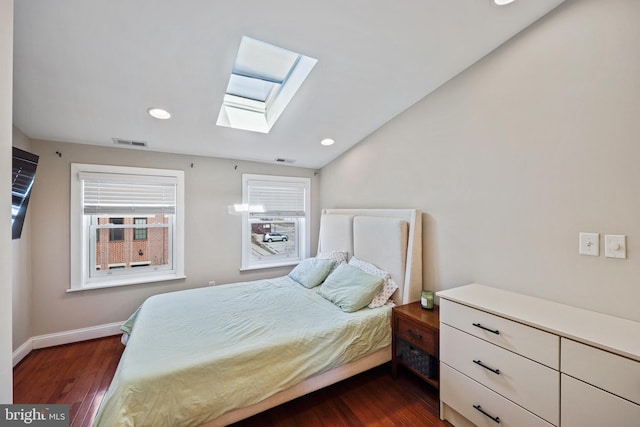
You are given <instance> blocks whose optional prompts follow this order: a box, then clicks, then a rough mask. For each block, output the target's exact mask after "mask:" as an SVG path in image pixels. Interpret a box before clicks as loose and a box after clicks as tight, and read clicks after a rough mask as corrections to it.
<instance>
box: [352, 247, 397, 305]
mask: <svg viewBox="0 0 640 427" xmlns="http://www.w3.org/2000/svg"><path fill="white" fill-rule="evenodd" d="M349 265H353V266H354V267H358V268H359V269H360V270H362V271H364V272H365V273H369V274H371V275H373V276H377V277H381V278H382V280H383V283H382V287H381V288H380V289H379V290H378V292H377V293H376V295H375V296H374V297H373V300H371V303H370V304H369V308H376V307H382V306H383V305H385V304H386V303H387V301H388V300H389V298H391V295H393V293H394V292H395V291H396V289H398V285H397V284H396V283H394V282H393V281H392V280H391V275H390V274H389V273H387V272H386V271H384V270H381V269H379V268H378V267H376V266H375V265H373V264H371V263H369V262H366V261H363V260H361V259H359V258H357V257H355V256H352V257H351V259H350V260H349Z"/></svg>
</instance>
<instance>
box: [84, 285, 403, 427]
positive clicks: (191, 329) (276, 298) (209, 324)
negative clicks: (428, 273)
mask: <svg viewBox="0 0 640 427" xmlns="http://www.w3.org/2000/svg"><path fill="white" fill-rule="evenodd" d="M390 343H391V308H390V307H388V306H383V307H379V308H375V309H369V308H364V309H362V310H359V311H357V312H354V313H344V312H342V311H341V310H340V309H339V308H338V307H337V306H335V305H334V304H332V303H331V302H329V301H327V300H325V299H324V298H322V297H321V296H320V295H318V294H317V288H316V289H307V288H305V287H303V286H301V285H299V284H298V283H296V282H295V281H293V280H291V279H290V278H289V277H287V276H284V277H280V278H277V279H269V280H261V281H256V282H245V283H237V284H231V285H223V286H217V287H209V288H201V289H193V290H187V291H181V292H173V293H170V294H162V295H156V296H153V297H151V298H149V299H148V300H147V301H145V303H144V304H143V306H142V307H141V309H140V310H139V312H138V313H137V316H136V319H135V323H134V325H133V329H132V333H131V336H130V338H129V342H128V345H127V347H126V349H125V351H124V354H123V356H122V359H121V361H120V364H119V365H118V369H117V371H116V373H115V376H114V379H113V381H112V384H111V386H110V387H109V390H108V391H107V393H106V394H105V397H104V399H103V402H102V404H101V408H100V410H99V412H98V415H97V417H96V419H95V424H94V425H98V426H155V427H160V426H197V425H200V424H203V423H205V422H207V421H210V420H212V419H215V418H217V417H219V416H220V415H223V414H224V413H226V412H228V411H231V410H234V409H238V408H242V407H245V406H248V405H251V404H254V403H257V402H259V401H261V400H263V399H265V398H267V397H269V396H271V395H273V394H275V393H277V392H279V391H282V390H285V389H287V388H289V387H291V386H293V385H295V384H297V383H299V382H301V381H303V380H304V379H306V378H308V377H311V376H313V375H316V374H319V373H321V372H324V371H327V370H329V369H331V368H334V367H336V366H339V365H342V364H345V363H348V362H351V361H354V360H357V359H359V358H361V357H363V356H366V355H369V354H371V353H374V352H375V351H377V350H379V349H381V348H383V347H385V346H388V345H389V344H390Z"/></svg>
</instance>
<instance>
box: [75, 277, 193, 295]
mask: <svg viewBox="0 0 640 427" xmlns="http://www.w3.org/2000/svg"><path fill="white" fill-rule="evenodd" d="M186 278H187V276H184V275H182V276H176V275H175V274H166V275H158V276H154V277H148V278H139V277H138V278H128V279H121V280H111V281H108V282H99V283H95V284H87V285H85V286H83V287H82V288H70V289H67V290H66V292H67V293H69V292H82V291H91V290H93V289H106V288H116V287H120V286H130V285H141V284H143V283H155V282H166V281H169V280H182V279H186Z"/></svg>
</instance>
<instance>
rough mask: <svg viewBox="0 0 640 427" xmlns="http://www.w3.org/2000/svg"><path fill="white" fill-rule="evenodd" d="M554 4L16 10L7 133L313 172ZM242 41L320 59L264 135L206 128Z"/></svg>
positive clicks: (138, 3) (165, 0)
mask: <svg viewBox="0 0 640 427" xmlns="http://www.w3.org/2000/svg"><path fill="white" fill-rule="evenodd" d="M562 1H563V0H516V2H515V3H512V4H511V5H508V6H504V7H497V6H494V5H493V3H492V2H491V0H396V1H389V0H358V1H349V0H326V1H318V2H305V1H300V0H295V1H294V0H274V1H264V0H262V1H259V0H236V1H225V2H223V1H212V0H182V1H175V0H89V1H87V0H55V1H51V0H28V1H22V0H21V1H16V2H15V6H14V7H15V24H14V26H15V39H14V41H15V49H14V56H15V58H14V124H15V125H16V126H17V127H18V128H19V129H20V130H22V131H23V132H24V133H25V134H26V135H27V136H28V137H30V138H32V139H45V140H54V141H65V142H74V143H84V144H95V145H104V146H114V144H113V142H112V138H113V137H117V138H124V139H132V140H142V141H147V142H148V148H142V149H146V150H153V151H162V152H170V153H184V154H191V155H203V156H213V157H223V158H233V159H241V160H255V161H260V162H269V163H274V162H275V159H276V158H286V159H293V160H295V163H293V164H294V165H295V166H304V167H311V168H320V167H322V166H324V165H326V164H327V163H329V162H330V161H331V160H333V159H335V158H336V157H338V156H339V155H340V154H341V153H343V152H344V151H346V150H348V149H349V148H350V147H352V146H353V145H354V144H356V143H358V142H359V141H361V140H362V139H363V138H365V137H366V136H367V135H369V134H370V133H372V132H373V131H375V130H376V129H378V128H379V127H380V126H382V125H383V124H384V123H386V122H387V121H389V120H390V119H392V118H393V117H394V116H396V115H398V114H399V113H401V112H402V111H404V110H405V109H406V108H408V107H409V106H411V105H412V104H414V103H415V102H416V101H418V100H419V99H421V98H423V97H424V96H425V95H427V94H429V93H430V92H432V91H433V90H434V89H436V88H437V87H438V86H440V85H442V84H443V83H444V82H446V81H447V80H449V79H450V78H452V77H453V76H455V75H456V74H458V73H459V72H461V71H462V70H464V69H465V68H467V67H469V66H470V65H471V64H473V63H474V62H476V61H477V60H479V59H480V58H482V57H483V56H485V55H486V54H488V53H489V52H491V51H492V50H493V49H495V48H496V47H498V46H499V45H500V44H502V43H504V42H505V41H506V40H508V39H509V38H510V37H512V36H513V35H515V34H517V33H518V32H520V31H521V30H522V29H524V28H525V27H527V26H528V25H529V24H531V23H533V22H534V21H536V20H537V19H538V18H540V17H541V16H543V15H544V14H546V13H547V12H549V11H550V10H552V9H553V8H554V7H556V6H557V5H559V4H560V3H562ZM243 35H246V36H249V37H253V38H256V39H259V40H263V41H266V42H269V43H272V44H275V45H277V46H280V47H283V48H286V49H289V50H292V51H295V52H299V53H301V54H303V55H307V56H311V57H313V58H316V59H318V63H317V65H316V66H315V68H314V69H313V70H312V71H311V74H310V75H309V78H308V79H307V81H305V83H304V84H303V85H302V87H301V88H300V90H299V91H298V93H297V94H296V96H295V97H294V98H293V100H292V101H291V103H290V104H289V107H288V108H287V110H285V112H284V113H283V114H282V116H281V117H280V119H279V121H278V122H277V123H276V124H275V126H274V127H273V129H272V130H271V132H270V133H269V134H261V133H254V132H248V131H242V130H236V129H230V128H226V127H220V126H216V119H217V117H218V113H219V111H220V106H221V104H222V99H223V96H224V93H225V89H226V86H227V83H228V80H229V74H230V72H231V69H232V67H233V62H234V60H235V56H236V53H237V49H238V46H239V43H240V39H241V37H242V36H243ZM149 107H162V108H165V109H167V110H169V111H170V112H171V114H172V115H173V117H172V118H171V119H170V120H165V121H161V120H156V119H153V118H151V117H150V116H149V115H148V114H147V109H148V108H149ZM323 138H333V139H335V140H336V143H335V144H334V145H333V146H331V147H324V146H321V145H320V140H321V139H323ZM389 143H390V144H392V143H393V141H389Z"/></svg>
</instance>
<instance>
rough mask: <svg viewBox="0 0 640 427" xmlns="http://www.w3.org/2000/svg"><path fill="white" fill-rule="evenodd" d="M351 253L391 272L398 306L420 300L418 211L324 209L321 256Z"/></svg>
mask: <svg viewBox="0 0 640 427" xmlns="http://www.w3.org/2000/svg"><path fill="white" fill-rule="evenodd" d="M327 251H347V252H348V253H349V257H351V256H354V255H355V256H356V257H358V258H359V259H361V260H363V261H367V262H370V263H372V264H374V265H376V266H377V267H378V268H381V269H382V270H385V271H388V272H389V273H390V274H391V278H392V279H393V280H394V282H396V284H397V285H398V290H397V291H396V292H395V294H394V295H393V299H394V301H395V302H396V303H397V304H406V303H409V302H413V301H418V300H419V299H420V292H421V291H422V214H421V213H420V211H419V210H416V209H323V210H322V218H321V219H320V236H319V238H318V252H327Z"/></svg>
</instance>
